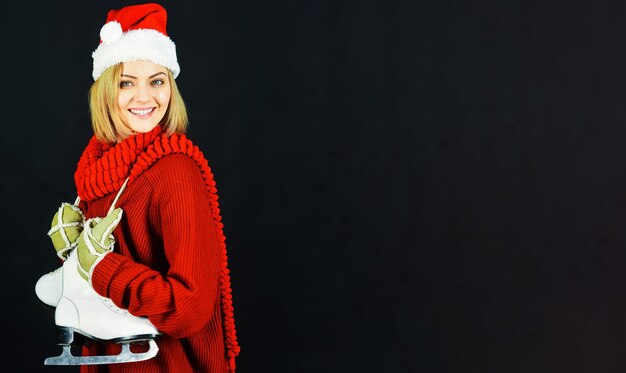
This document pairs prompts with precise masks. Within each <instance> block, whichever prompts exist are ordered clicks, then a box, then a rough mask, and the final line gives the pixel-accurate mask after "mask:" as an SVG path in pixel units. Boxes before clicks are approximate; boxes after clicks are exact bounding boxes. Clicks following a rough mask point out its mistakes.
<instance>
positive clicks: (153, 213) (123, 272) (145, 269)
mask: <svg viewBox="0 0 626 373" xmlns="http://www.w3.org/2000/svg"><path fill="white" fill-rule="evenodd" d="M142 201H145V202H142ZM118 207H121V208H122V209H123V210H124V218H123V219H122V222H121V223H120V227H118V229H116V231H115V232H114V235H115V236H116V241H117V242H118V245H119V250H120V251H121V253H120V254H118V253H116V252H113V253H111V254H108V255H107V256H106V257H105V258H104V260H102V261H101V262H100V263H99V264H98V266H97V267H96V269H95V271H94V275H93V286H94V289H95V290H96V291H97V292H98V293H100V294H101V295H103V296H106V297H109V298H111V299H112V300H113V301H114V302H115V303H116V304H117V305H119V306H120V307H123V308H127V309H128V310H129V311H130V312H131V313H132V314H134V315H137V316H147V317H149V319H150V321H151V322H152V323H153V324H154V325H155V326H156V327H157V329H159V330H160V331H161V332H162V333H165V334H168V335H170V336H171V337H174V338H184V337H187V336H190V335H192V334H193V333H195V332H196V331H198V330H199V329H200V328H202V327H203V326H205V325H206V324H207V323H208V322H209V321H210V318H211V317H212V316H214V315H216V314H219V313H216V312H215V310H216V303H217V302H219V276H220V263H221V262H220V260H221V252H220V242H219V239H218V235H217V232H216V228H215V222H213V221H212V216H211V212H210V203H209V199H208V195H207V193H206V189H205V186H204V181H203V179H202V175H201V173H200V170H199V168H198V166H197V165H196V163H195V162H194V161H193V160H192V159H191V158H189V157H188V156H186V155H182V154H174V155H169V156H166V157H163V158H162V159H160V160H159V161H157V162H156V163H155V164H154V165H153V166H152V167H151V168H150V169H149V170H147V171H146V172H145V173H144V174H143V175H142V177H141V178H138V179H137V180H136V181H135V182H134V183H133V184H132V185H129V187H128V188H127V190H126V191H125V192H124V194H123V195H122V197H121V198H120V200H119V201H118ZM155 248H158V250H155ZM126 251H128V252H129V253H132V255H134V256H136V260H132V259H131V257H132V256H129V255H125V254H126ZM140 263H145V264H146V265H144V264H140ZM214 321H215V320H214ZM216 325H218V324H217V323H216Z"/></svg>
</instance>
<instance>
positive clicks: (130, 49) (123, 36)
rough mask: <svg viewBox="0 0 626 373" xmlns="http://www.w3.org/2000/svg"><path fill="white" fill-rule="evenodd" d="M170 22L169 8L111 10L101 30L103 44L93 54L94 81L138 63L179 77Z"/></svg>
mask: <svg viewBox="0 0 626 373" xmlns="http://www.w3.org/2000/svg"><path fill="white" fill-rule="evenodd" d="M166 23H167V12H166V11H165V8H163V7H162V6H161V5H159V4H155V3H148V4H141V5H131V6H127V7H124V8H121V9H116V10H110V11H109V13H108V14H107V20H106V23H105V25H104V26H102V29H101V30H100V45H98V48H96V50H95V51H94V52H93V53H92V55H91V56H92V57H93V72H92V75H93V80H97V79H98V77H100V74H102V73H103V72H104V71H105V70H106V69H108V68H109V67H111V66H113V65H116V64H118V63H120V62H129V61H136V60H143V61H150V62H154V63H156V64H158V65H161V66H164V67H167V68H168V69H169V70H170V71H171V72H172V74H173V75H174V78H176V77H177V76H178V74H179V73H180V67H179V66H178V61H177V58H176V46H175V45H174V42H173V41H172V40H171V39H170V38H169V36H168V35H167V32H166V30H165V27H166Z"/></svg>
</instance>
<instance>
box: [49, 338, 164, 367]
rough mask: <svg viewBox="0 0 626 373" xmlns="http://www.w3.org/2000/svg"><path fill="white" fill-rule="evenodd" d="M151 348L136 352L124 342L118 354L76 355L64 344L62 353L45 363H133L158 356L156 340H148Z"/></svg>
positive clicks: (128, 343)
mask: <svg viewBox="0 0 626 373" xmlns="http://www.w3.org/2000/svg"><path fill="white" fill-rule="evenodd" d="M148 344H149V346H150V349H149V350H148V351H146V352H142V353H135V352H132V351H131V350H130V342H125V343H122V351H121V352H120V353H119V354H117V355H104V356H74V355H72V352H71V348H70V347H71V346H70V345H64V346H63V352H61V355H59V356H55V357H49V358H47V359H46V360H44V362H43V363H44V365H100V364H119V363H133V362H137V361H144V360H148V359H151V358H153V357H155V356H156V354H157V353H158V352H159V347H158V346H157V344H156V342H155V341H154V340H150V341H148Z"/></svg>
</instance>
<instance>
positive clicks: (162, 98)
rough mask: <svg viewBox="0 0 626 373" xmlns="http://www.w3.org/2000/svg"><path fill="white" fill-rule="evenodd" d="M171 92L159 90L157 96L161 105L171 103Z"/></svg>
mask: <svg viewBox="0 0 626 373" xmlns="http://www.w3.org/2000/svg"><path fill="white" fill-rule="evenodd" d="M170 96H171V94H170V92H159V93H158V94H157V96H156V100H157V102H158V103H159V105H161V106H165V107H167V106H168V105H169V103H170Z"/></svg>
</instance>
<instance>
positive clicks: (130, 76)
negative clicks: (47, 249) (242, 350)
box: [36, 3, 239, 373]
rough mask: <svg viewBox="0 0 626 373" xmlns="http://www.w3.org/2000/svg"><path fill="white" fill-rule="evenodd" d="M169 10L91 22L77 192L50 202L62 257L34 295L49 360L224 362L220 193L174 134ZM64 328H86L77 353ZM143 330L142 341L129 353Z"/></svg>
mask: <svg viewBox="0 0 626 373" xmlns="http://www.w3.org/2000/svg"><path fill="white" fill-rule="evenodd" d="M166 19H167V16H166V11H165V9H164V8H163V7H161V6H160V5H158V4H154V3H151V4H143V5H134V6H129V7H125V8H122V9H119V10H112V11H110V12H109V13H108V17H107V21H106V24H105V26H104V27H102V30H101V34H100V37H101V43H100V45H99V46H98V48H97V49H96V51H95V52H94V53H93V58H94V64H93V78H94V83H93V85H92V87H91V89H90V94H89V106H90V110H91V120H92V128H93V130H94V135H93V137H92V138H91V139H90V141H89V142H88V144H87V146H86V148H85V149H84V151H83V154H82V156H81V157H80V159H79V161H78V167H77V169H76V171H75V174H74V179H75V183H76V189H77V192H78V198H77V200H76V202H75V203H74V204H69V203H63V204H61V207H60V208H59V210H58V211H57V213H56V214H55V215H54V217H53V221H52V228H51V229H50V231H49V232H48V234H49V235H50V238H51V239H52V242H53V244H54V247H55V249H56V250H57V255H58V256H59V257H60V258H61V259H62V260H63V261H64V263H63V266H62V270H60V271H59V270H55V271H53V272H51V273H49V274H46V275H44V276H42V277H41V279H40V280H39V281H38V282H37V285H36V291H37V295H38V296H39V299H40V300H41V301H42V302H44V303H46V304H48V305H50V306H53V307H56V311H55V322H56V325H57V328H58V329H59V333H58V335H59V336H60V337H59V340H58V343H59V344H60V345H62V346H63V349H64V350H63V353H62V354H61V355H60V356H58V357H54V358H50V359H48V360H46V364H50V365H81V366H82V367H81V372H83V373H84V372H96V371H98V372H100V371H103V370H106V371H111V372H121V371H123V372H156V371H168V372H173V371H176V372H234V371H235V357H236V356H237V355H238V353H239V345H238V343H237V337H236V333H235V323H234V314H233V306H232V291H231V285H230V274H229V273H230V272H229V269H228V257H227V255H226V244H225V237H224V234H223V224H222V222H221V220H222V219H221V216H220V209H219V205H218V197H217V190H216V188H215V181H214V180H213V174H212V172H211V169H210V168H209V166H208V163H207V161H206V159H205V158H204V156H203V154H202V152H201V151H200V149H199V148H198V147H197V146H195V145H194V144H193V142H192V141H191V140H190V139H188V138H187V137H186V135H185V132H186V129H187V112H186V109H185V104H184V101H183V99H182V96H181V95H180V92H179V91H178V88H177V86H176V81H175V78H176V77H177V76H178V74H179V72H180V67H179V66H178V62H177V59H176V51H175V48H174V44H173V43H172V41H171V40H170V39H169V37H168V36H167V33H166V31H165V24H166ZM75 333H78V334H82V335H84V336H88V337H89V338H91V339H93V341H92V343H89V344H88V345H85V346H84V354H85V355H84V356H74V355H72V352H71V349H70V347H71V346H72V345H73V343H74V342H73V341H74V334H75ZM146 341H147V342H148V346H147V347H148V348H146V349H144V350H143V351H138V350H137V348H135V349H134V350H133V351H131V350H130V347H129V346H130V343H139V342H146ZM120 346H121V347H120ZM138 348H139V347H138ZM139 349H140V350H141V348H139ZM120 350H121V352H120ZM95 364H97V366H98V368H96V367H95V366H94V365H95Z"/></svg>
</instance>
